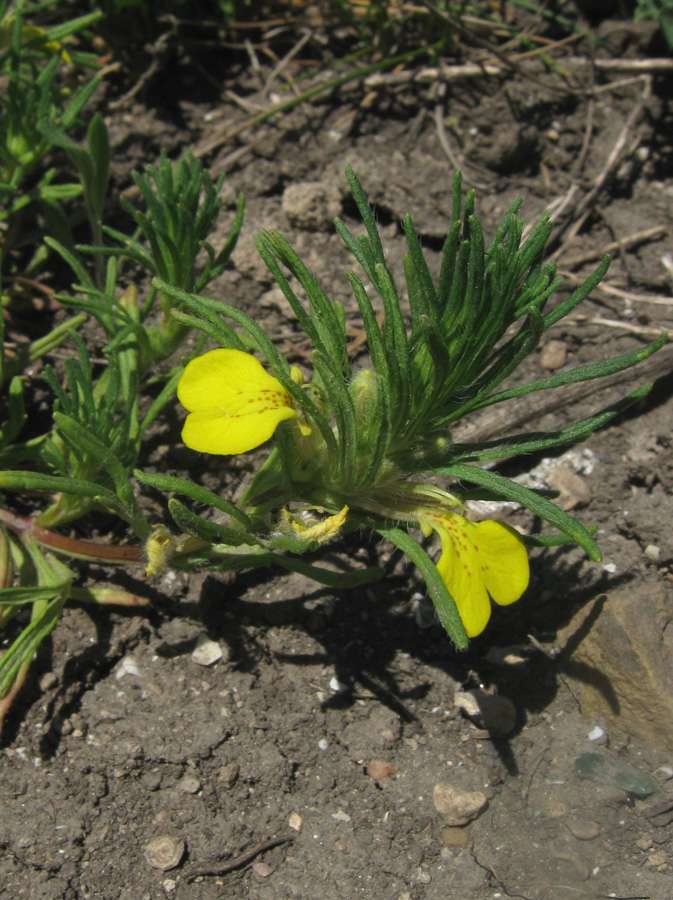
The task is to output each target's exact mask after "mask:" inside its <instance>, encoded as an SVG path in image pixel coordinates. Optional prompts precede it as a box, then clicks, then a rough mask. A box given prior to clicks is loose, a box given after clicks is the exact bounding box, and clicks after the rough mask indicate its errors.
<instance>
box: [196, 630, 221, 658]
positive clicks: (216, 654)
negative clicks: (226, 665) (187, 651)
mask: <svg viewBox="0 0 673 900" xmlns="http://www.w3.org/2000/svg"><path fill="white" fill-rule="evenodd" d="M222 655H223V654H222V648H221V647H220V645H219V644H218V643H217V641H211V639H210V638H209V637H208V635H207V634H204V633H203V632H201V634H200V635H199V636H198V638H197V639H196V647H194V650H193V651H192V659H193V660H194V662H195V663H197V665H199V666H212V665H213V664H214V663H216V662H217V661H218V660H220V659H222Z"/></svg>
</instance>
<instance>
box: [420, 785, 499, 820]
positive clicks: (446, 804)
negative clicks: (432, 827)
mask: <svg viewBox="0 0 673 900" xmlns="http://www.w3.org/2000/svg"><path fill="white" fill-rule="evenodd" d="M432 799H433V802H434V804H435V809H436V810H437V812H438V813H440V814H441V815H442V816H444V818H445V820H446V824H447V825H467V823H468V822H471V821H472V820H473V819H476V818H477V816H479V815H480V813H482V812H483V811H484V810H485V809H486V806H487V805H488V798H487V797H486V795H485V794H483V793H482V792H481V791H462V790H460V788H456V787H454V786H453V785H452V784H447V783H446V782H442V781H440V782H438V783H437V784H436V785H435V786H434V788H433V791H432Z"/></svg>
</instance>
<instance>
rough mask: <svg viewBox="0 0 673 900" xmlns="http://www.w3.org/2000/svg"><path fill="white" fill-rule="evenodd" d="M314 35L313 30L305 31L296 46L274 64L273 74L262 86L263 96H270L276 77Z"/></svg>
mask: <svg viewBox="0 0 673 900" xmlns="http://www.w3.org/2000/svg"><path fill="white" fill-rule="evenodd" d="M312 37H313V34H312V32H310V31H308V30H307V31H305V32H304V34H303V35H302V37H301V38H300V39H299V40H298V41H297V43H296V44H295V45H294V47H293V48H292V49H291V50H290V52H289V53H286V54H285V56H284V57H283V58H282V59H281V60H280V61H279V62H278V63H277V64H276V65H275V66H274V68H273V69H272V71H271V74H270V75H269V77H268V78H267V79H266V82H265V83H264V87H263V88H262V96H263V97H268V96H269V91H270V90H271V87H272V85H273V83H274V81H275V80H276V78H278V76H279V75H280V74H281V72H283V71H284V70H285V69H286V68H287V66H288V64H289V63H290V62H291V61H292V59H294V57H295V56H296V55H297V53H299V51H300V50H301V49H302V47H303V46H304V45H305V44H306V43H308V41H310V39H311V38H312Z"/></svg>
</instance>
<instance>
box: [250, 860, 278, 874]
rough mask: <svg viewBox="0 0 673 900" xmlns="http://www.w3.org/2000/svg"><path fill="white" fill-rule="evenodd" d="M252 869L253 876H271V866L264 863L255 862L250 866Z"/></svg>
mask: <svg viewBox="0 0 673 900" xmlns="http://www.w3.org/2000/svg"><path fill="white" fill-rule="evenodd" d="M252 869H253V871H254V873H255V875H259V877H260V878H268V877H269V875H273V872H274V869H273V866H270V865H269V864H268V863H265V862H255V863H253V864H252Z"/></svg>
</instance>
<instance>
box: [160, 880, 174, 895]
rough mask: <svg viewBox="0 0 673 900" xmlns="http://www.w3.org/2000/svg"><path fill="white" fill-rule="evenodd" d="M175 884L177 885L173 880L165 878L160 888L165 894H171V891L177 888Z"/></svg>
mask: <svg viewBox="0 0 673 900" xmlns="http://www.w3.org/2000/svg"><path fill="white" fill-rule="evenodd" d="M177 884H178V883H177V881H175V880H174V879H173V878H165V879H164V880H163V881H162V882H161V886H162V888H163V889H164V890H165V891H166V893H167V894H172V893H173V891H174V890H175V888H176V887H177Z"/></svg>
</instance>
